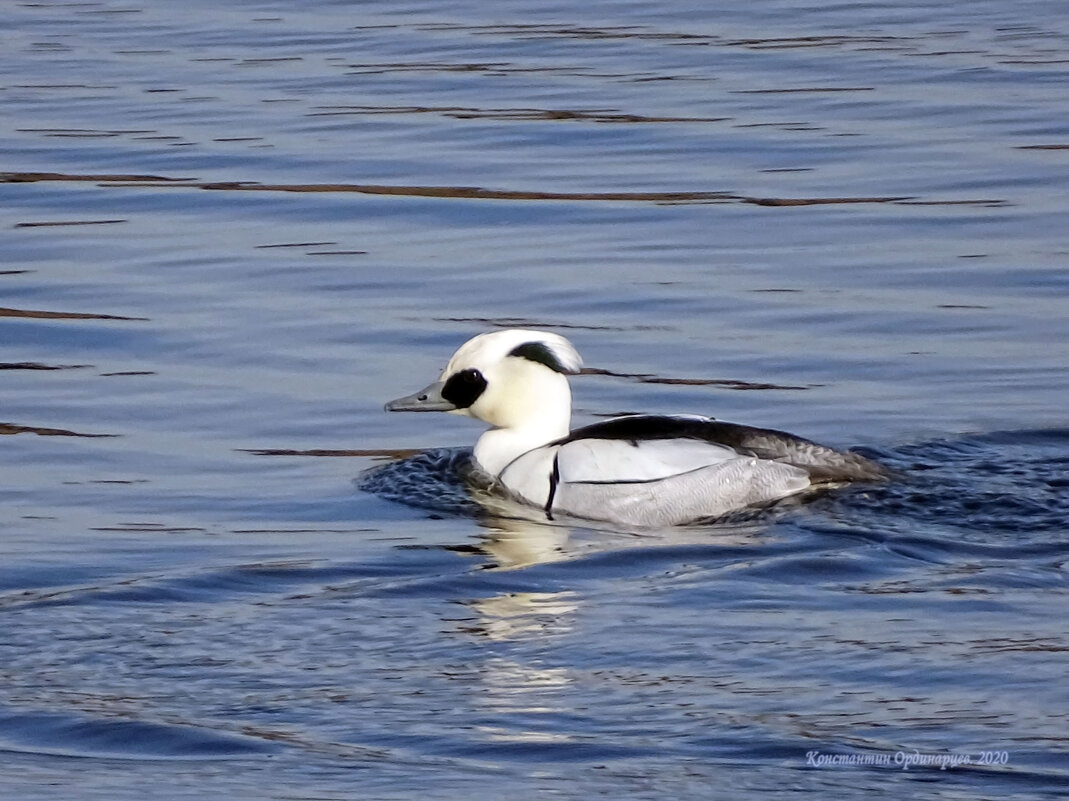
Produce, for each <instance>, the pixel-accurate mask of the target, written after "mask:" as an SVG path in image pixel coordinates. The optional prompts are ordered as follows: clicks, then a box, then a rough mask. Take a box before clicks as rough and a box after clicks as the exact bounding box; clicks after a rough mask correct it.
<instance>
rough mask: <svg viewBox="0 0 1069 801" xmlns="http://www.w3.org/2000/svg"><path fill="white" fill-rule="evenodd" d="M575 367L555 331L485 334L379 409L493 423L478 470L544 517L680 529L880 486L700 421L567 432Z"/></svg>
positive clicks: (801, 453) (641, 420)
mask: <svg viewBox="0 0 1069 801" xmlns="http://www.w3.org/2000/svg"><path fill="white" fill-rule="evenodd" d="M582 366H583V360H582V358H581V357H580V355H579V353H578V351H577V350H576V349H575V346H574V345H572V343H571V342H569V341H568V340H567V339H566V338H565V337H563V336H561V335H560V334H557V333H553V332H550V331H540V330H528V329H519V328H512V329H504V330H497V331H491V332H488V333H483V334H479V335H477V336H475V337H473V338H472V339H469V340H468V341H467V342H465V343H464V344H463V345H461V346H460V348H459V349H458V350H457V351H456V352H455V353H454V354H453V356H452V358H450V360H449V363H448V364H447V365H446V367H445V369H444V370H443V371H442V373H441V375H440V376H439V378H438V380H437V381H435V382H433V383H432V384H430V385H428V386H427V387H425V388H423V389H421V390H419V391H418V392H414V393H412V394H411V395H406V396H404V397H401V398H397V399H395V400H391V401H389V402H388V403H387V404H386V406H385V409H386V411H387V412H447V413H451V414H457V415H463V416H466V417H471V418H474V419H476V420H480V421H482V422H484V423H487V424H489V426H490V428H489V430H487V431H486V432H484V433H483V434H482V435H481V436H480V437H479V438H478V440H477V442H476V443H475V448H474V451H473V457H472V458H473V462H474V464H473V467H474V469H475V472H476V473H477V474H478V475H480V476H481V477H482V478H483V479H484V480H485V482H486V486H489V487H490V488H492V489H493V490H495V491H497V492H500V493H501V494H503V495H505V496H507V497H509V498H511V499H512V500H514V501H518V502H519V503H521V504H524V505H526V506H530V507H534V508H535V509H537V510H539V511H538V514H539V515H544V516H545V518H546V519H548V520H554V519H556V517H557V516H558V515H563V516H566V517H572V518H580V519H584V520H593V521H603V522H607V523H613V524H620V525H625V526H629V527H638V528H650V527H668V526H677V525H685V524H690V523H695V522H700V521H706V520H710V519H715V518H719V517H723V516H725V515H727V514H729V513H732V512H736V511H739V510H743V509H747V508H749V507H760V506H766V505H770V504H773V503H775V502H777V501H780V500H782V499H784V498H788V497H790V496H795V495H798V494H800V493H804V492H806V491H808V490H811V489H814V488H819V487H821V486H831V485H839V484H844V483H847V482H853V481H878V480H883V479H884V478H886V472H885V470H884V469H883V468H882V467H881V466H880V465H879V464H877V463H876V462H874V461H872V460H870V459H868V458H866V457H864V456H862V455H861V454H859V453H855V452H852V451H840V450H835V449H833V448H830V447H827V446H824V445H820V444H818V443H816V442H813V441H811V440H808V439H804V438H802V437H799V436H795V435H793V434H789V433H786V432H784V431H778V430H775V429H770V428H755V427H752V426H747V425H742V424H739V423H730V422H725V421H721V420H717V419H715V418H713V417H706V416H701V415H696V414H675V415H664V414H629V415H624V416H621V417H614V418H611V419H607V420H603V421H600V422H596V423H593V424H590V425H587V426H584V427H581V428H577V429H575V430H572V429H571V415H572V394H571V387H570V385H569V381H568V376H571V375H577V374H579V373H580V371H581V370H582Z"/></svg>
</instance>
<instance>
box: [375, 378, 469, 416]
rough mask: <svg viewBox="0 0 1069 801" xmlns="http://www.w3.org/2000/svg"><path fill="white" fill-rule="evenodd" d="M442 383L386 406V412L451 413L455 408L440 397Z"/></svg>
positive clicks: (436, 383) (438, 382) (435, 383)
mask: <svg viewBox="0 0 1069 801" xmlns="http://www.w3.org/2000/svg"><path fill="white" fill-rule="evenodd" d="M444 386H445V384H444V383H443V382H442V381H435V382H434V383H433V384H431V385H430V386H429V387H424V388H423V389H421V390H420V391H419V392H413V393H412V394H411V395H405V396H404V397H403V398H397V399H396V400H392V401H390V402H389V403H387V404H386V411H388V412H451V411H453V410H454V409H456V408H457V407H456V406H455V405H453V404H452V403H450V402H449V401H447V400H446V399H445V398H443V397H442V387H444Z"/></svg>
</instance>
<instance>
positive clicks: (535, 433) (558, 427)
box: [475, 419, 568, 476]
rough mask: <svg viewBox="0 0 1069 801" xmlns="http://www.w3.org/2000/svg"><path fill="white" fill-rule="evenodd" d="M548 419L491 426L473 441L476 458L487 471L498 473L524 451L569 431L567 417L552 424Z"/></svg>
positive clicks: (565, 434)
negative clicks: (511, 425)
mask: <svg viewBox="0 0 1069 801" xmlns="http://www.w3.org/2000/svg"><path fill="white" fill-rule="evenodd" d="M548 422H549V421H545V422H542V423H540V424H539V425H538V426H524V427H523V428H491V429H490V430H489V431H487V432H486V433H485V434H483V435H482V436H481V437H479V441H478V442H476V443H475V461H476V462H478V463H479V466H480V467H481V468H482V469H483V470H485V471H486V472H487V473H489V474H490V475H492V476H498V475H500V474H501V471H502V470H504V469H505V468H506V467H508V466H509V464H511V463H512V461H513V460H515V459H516V458H517V457H519V456H522V455H523V454H525V453H527V451H529V450H533V449H534V448H540V447H541V446H543V445H545V444H546V443H547V442H553V440H557V439H561V438H562V437H565V436H567V435H568V420H567V419H565V420H563V421H558V422H557V424H555V425H553V426H550V425H547V423H548Z"/></svg>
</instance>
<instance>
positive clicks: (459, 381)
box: [442, 370, 486, 409]
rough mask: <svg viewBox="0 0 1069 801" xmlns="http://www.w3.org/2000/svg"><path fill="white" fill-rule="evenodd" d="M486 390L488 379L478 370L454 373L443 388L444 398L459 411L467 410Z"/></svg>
mask: <svg viewBox="0 0 1069 801" xmlns="http://www.w3.org/2000/svg"><path fill="white" fill-rule="evenodd" d="M485 389H486V379H485V378H483V374H482V373H480V372H479V371H478V370H461V371H460V372H459V373H453V375H451V376H449V379H448V380H447V381H446V382H445V386H444V387H442V397H443V398H445V399H446V400H447V401H449V402H450V403H451V404H453V405H454V406H456V407H457V408H458V409H467V408H468V407H469V406H471V405H472V404H473V403H475V401H477V400H478V399H479V396H480V395H482V394H483V391H484V390H485Z"/></svg>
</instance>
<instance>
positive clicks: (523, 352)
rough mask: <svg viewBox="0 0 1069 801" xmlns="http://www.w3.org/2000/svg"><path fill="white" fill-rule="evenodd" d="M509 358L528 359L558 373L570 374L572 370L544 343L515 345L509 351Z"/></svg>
mask: <svg viewBox="0 0 1069 801" xmlns="http://www.w3.org/2000/svg"><path fill="white" fill-rule="evenodd" d="M509 356H518V357H520V358H521V359H528V360H529V361H532V362H538V363H539V364H544V365H545V366H546V367H548V368H549V369H550V370H554V371H555V372H558V373H571V372H574V371H573V370H570V369H568V367H567V365H565V364H564V362H562V361H561V360H560V359H559V358H558V357H557V354H555V353H554V352H553V349H552V348H550V347H549V345H547V344H546V343H544V342H524V343H523V344H522V345H517V346H516V347H514V348H513V349H512V350H511V351H509Z"/></svg>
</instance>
